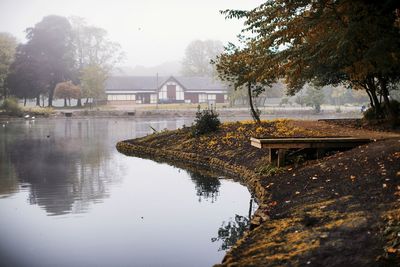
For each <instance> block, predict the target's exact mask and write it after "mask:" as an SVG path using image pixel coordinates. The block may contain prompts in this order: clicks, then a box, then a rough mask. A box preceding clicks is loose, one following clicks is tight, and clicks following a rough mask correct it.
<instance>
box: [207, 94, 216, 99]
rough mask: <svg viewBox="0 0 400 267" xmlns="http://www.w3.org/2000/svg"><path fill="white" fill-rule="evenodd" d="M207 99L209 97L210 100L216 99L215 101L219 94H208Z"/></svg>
mask: <svg viewBox="0 0 400 267" xmlns="http://www.w3.org/2000/svg"><path fill="white" fill-rule="evenodd" d="M207 99H208V100H214V101H215V99H217V95H215V94H209V95H207Z"/></svg>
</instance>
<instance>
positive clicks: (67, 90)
mask: <svg viewBox="0 0 400 267" xmlns="http://www.w3.org/2000/svg"><path fill="white" fill-rule="evenodd" d="M54 97H55V98H59V99H61V98H63V99H64V107H66V106H67V99H68V100H71V98H74V99H79V98H80V97H81V89H80V88H79V86H76V85H74V84H73V83H72V82H71V81H68V82H61V83H58V84H57V85H56V88H55V89H54ZM70 102H71V101H70ZM70 105H71V103H70Z"/></svg>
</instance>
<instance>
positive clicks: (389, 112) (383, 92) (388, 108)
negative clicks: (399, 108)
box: [379, 78, 396, 122]
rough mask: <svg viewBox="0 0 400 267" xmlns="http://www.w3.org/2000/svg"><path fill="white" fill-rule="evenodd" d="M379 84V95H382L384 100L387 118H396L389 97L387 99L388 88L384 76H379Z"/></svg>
mask: <svg viewBox="0 0 400 267" xmlns="http://www.w3.org/2000/svg"><path fill="white" fill-rule="evenodd" d="M379 84H380V86H381V95H382V97H383V101H384V102H385V109H386V112H387V118H388V119H389V120H390V121H393V122H394V121H395V120H396V112H395V110H394V109H393V107H392V105H391V103H390V99H389V90H388V88H387V80H386V79H385V78H379Z"/></svg>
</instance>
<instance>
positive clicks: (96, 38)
mask: <svg viewBox="0 0 400 267" xmlns="http://www.w3.org/2000/svg"><path fill="white" fill-rule="evenodd" d="M70 22H71V25H72V29H73V42H74V46H75V49H76V62H77V66H78V71H79V77H80V78H81V79H82V78H83V79H84V81H82V80H79V81H78V82H81V83H83V82H84V83H85V85H83V86H82V89H83V90H84V96H85V95H86V96H87V97H93V96H94V95H96V96H99V94H97V93H96V94H93V92H96V91H97V90H100V89H99V87H98V85H100V84H103V86H104V83H102V82H101V81H102V80H104V79H106V78H107V76H108V75H109V74H110V72H111V70H112V69H113V68H114V67H115V65H116V64H117V63H118V62H120V61H121V60H122V59H123V57H124V53H123V52H122V50H121V46H120V44H118V43H116V42H112V41H111V40H109V39H108V37H107V31H106V30H104V29H102V28H99V27H95V26H90V25H88V24H87V23H86V22H85V20H84V19H83V18H80V17H71V18H70ZM89 74H90V75H89ZM96 74H97V75H99V77H94V76H93V75H96ZM89 76H90V82H89V80H88V77H89ZM93 79H94V80H95V81H93ZM94 83H95V84H96V88H93V89H92V88H90V89H89V88H87V85H88V84H94ZM103 91H104V87H103ZM78 105H80V101H78Z"/></svg>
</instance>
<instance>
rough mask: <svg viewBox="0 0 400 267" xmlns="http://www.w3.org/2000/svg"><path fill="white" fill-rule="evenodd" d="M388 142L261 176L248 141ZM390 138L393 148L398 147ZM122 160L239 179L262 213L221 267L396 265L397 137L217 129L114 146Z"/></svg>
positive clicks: (312, 128) (295, 124)
mask: <svg viewBox="0 0 400 267" xmlns="http://www.w3.org/2000/svg"><path fill="white" fill-rule="evenodd" d="M339 134H340V135H350V136H360V137H361V136H362V137H369V138H375V139H382V138H388V137H394V138H395V139H390V140H386V141H379V142H376V143H372V144H369V145H366V146H363V147H360V148H356V149H354V150H351V151H347V152H342V153H339V154H335V155H333V156H330V157H328V158H325V159H322V160H320V161H312V162H308V163H307V164H305V165H301V166H299V167H296V168H294V167H287V168H286V169H284V170H283V171H281V172H278V173H276V174H274V173H273V172H270V173H269V175H265V172H263V171H262V170H263V169H265V166H267V164H268V163H267V161H266V158H267V156H268V155H267V152H266V151H264V150H260V149H257V148H254V147H251V146H250V144H249V138H250V137H251V136H252V137H268V136H274V137H277V136H285V137H287V136H299V137H306V136H336V135H339ZM396 138H397V139H396ZM117 148H118V150H119V151H120V152H122V153H124V154H127V155H133V156H140V157H150V158H154V159H158V160H162V161H167V162H170V163H172V164H174V163H175V165H179V163H178V164H177V163H176V162H179V161H180V162H182V161H185V162H187V163H192V164H196V165H200V166H204V167H209V166H211V167H212V168H214V169H215V170H220V171H221V170H222V171H223V172H225V173H228V174H231V175H234V176H236V177H238V178H239V179H240V180H241V181H242V182H243V183H245V184H246V185H247V186H248V188H249V189H250V190H251V191H253V192H254V194H255V196H256V198H257V200H258V203H259V209H258V210H257V212H256V214H255V216H254V217H253V219H252V222H251V225H252V227H251V231H248V232H247V233H246V234H245V236H244V237H243V238H242V239H241V240H240V241H239V242H238V243H237V244H236V246H234V247H233V248H232V249H231V250H230V251H229V252H228V253H227V255H226V256H225V259H224V261H223V263H222V264H221V265H220V266H282V265H290V266H302V265H308V266H348V265H354V266H355V265H357V266H371V265H389V266H390V265H392V264H396V261H397V260H398V257H399V250H398V249H399V248H398V246H399V244H398V243H400V242H397V241H398V237H397V234H398V233H400V230H398V226H399V225H400V218H399V216H397V215H398V212H399V211H400V209H399V203H400V202H399V199H400V142H399V139H398V135H396V134H390V133H378V132H373V131H364V130H362V129H361V130H356V129H352V128H346V127H343V125H341V126H337V125H336V126H335V125H332V124H329V123H326V122H307V121H289V120H277V121H265V122H263V123H262V124H261V125H255V124H253V123H251V122H236V123H226V124H223V126H222V127H221V129H220V131H219V132H217V133H214V134H210V135H206V136H202V137H198V138H196V137H192V135H191V134H190V129H189V128H183V129H179V130H175V131H165V132H161V133H157V134H152V135H148V136H146V137H143V138H139V139H135V140H127V141H123V142H119V143H118V144H117Z"/></svg>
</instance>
